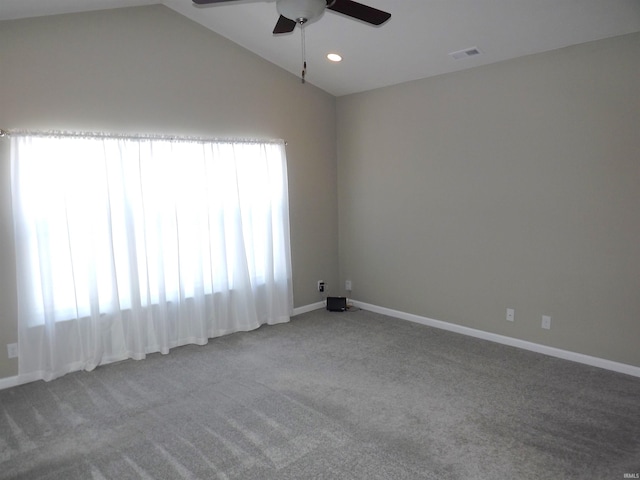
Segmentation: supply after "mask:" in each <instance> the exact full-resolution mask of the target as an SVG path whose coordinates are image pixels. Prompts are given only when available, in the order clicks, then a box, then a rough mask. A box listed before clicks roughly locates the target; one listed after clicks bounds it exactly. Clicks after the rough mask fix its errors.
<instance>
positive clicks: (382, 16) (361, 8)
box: [327, 0, 391, 25]
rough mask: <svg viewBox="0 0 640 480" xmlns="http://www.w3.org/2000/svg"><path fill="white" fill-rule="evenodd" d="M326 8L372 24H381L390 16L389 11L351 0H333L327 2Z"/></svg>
mask: <svg viewBox="0 0 640 480" xmlns="http://www.w3.org/2000/svg"><path fill="white" fill-rule="evenodd" d="M327 8H328V9H329V10H333V11H334V12H338V13H342V14H343V15H347V16H349V17H353V18H357V19H358V20H362V21H363V22H367V23H370V24H372V25H382V24H383V23H384V22H386V21H387V20H389V19H390V18H391V14H390V13H387V12H383V11H382V10H378V9H377V8H373V7H369V6H367V5H363V4H361V3H358V2H353V1H351V0H334V2H333V3H331V2H328V5H327Z"/></svg>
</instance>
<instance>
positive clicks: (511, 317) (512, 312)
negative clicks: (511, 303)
mask: <svg viewBox="0 0 640 480" xmlns="http://www.w3.org/2000/svg"><path fill="white" fill-rule="evenodd" d="M515 317H516V311H515V310H514V309H513V308H507V320H509V321H510V322H513V321H514V320H515Z"/></svg>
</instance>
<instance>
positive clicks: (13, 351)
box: [7, 343, 18, 358]
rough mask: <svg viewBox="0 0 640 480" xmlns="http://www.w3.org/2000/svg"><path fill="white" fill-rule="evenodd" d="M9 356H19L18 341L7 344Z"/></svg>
mask: <svg viewBox="0 0 640 480" xmlns="http://www.w3.org/2000/svg"><path fill="white" fill-rule="evenodd" d="M7 356H8V357H9V358H17V357H18V344H17V343H9V344H8V345H7Z"/></svg>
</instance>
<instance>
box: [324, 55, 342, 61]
mask: <svg viewBox="0 0 640 480" xmlns="http://www.w3.org/2000/svg"><path fill="white" fill-rule="evenodd" d="M327 58H328V59H329V60H331V61H332V62H341V61H342V57H341V56H340V55H338V54H337V53H328V54H327Z"/></svg>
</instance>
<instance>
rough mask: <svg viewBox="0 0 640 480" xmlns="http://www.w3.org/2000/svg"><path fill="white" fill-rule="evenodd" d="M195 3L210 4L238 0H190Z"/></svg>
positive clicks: (235, 0)
mask: <svg viewBox="0 0 640 480" xmlns="http://www.w3.org/2000/svg"><path fill="white" fill-rule="evenodd" d="M192 1H193V3H195V4H196V5H211V4H212V3H224V2H237V1H238V0H192Z"/></svg>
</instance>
